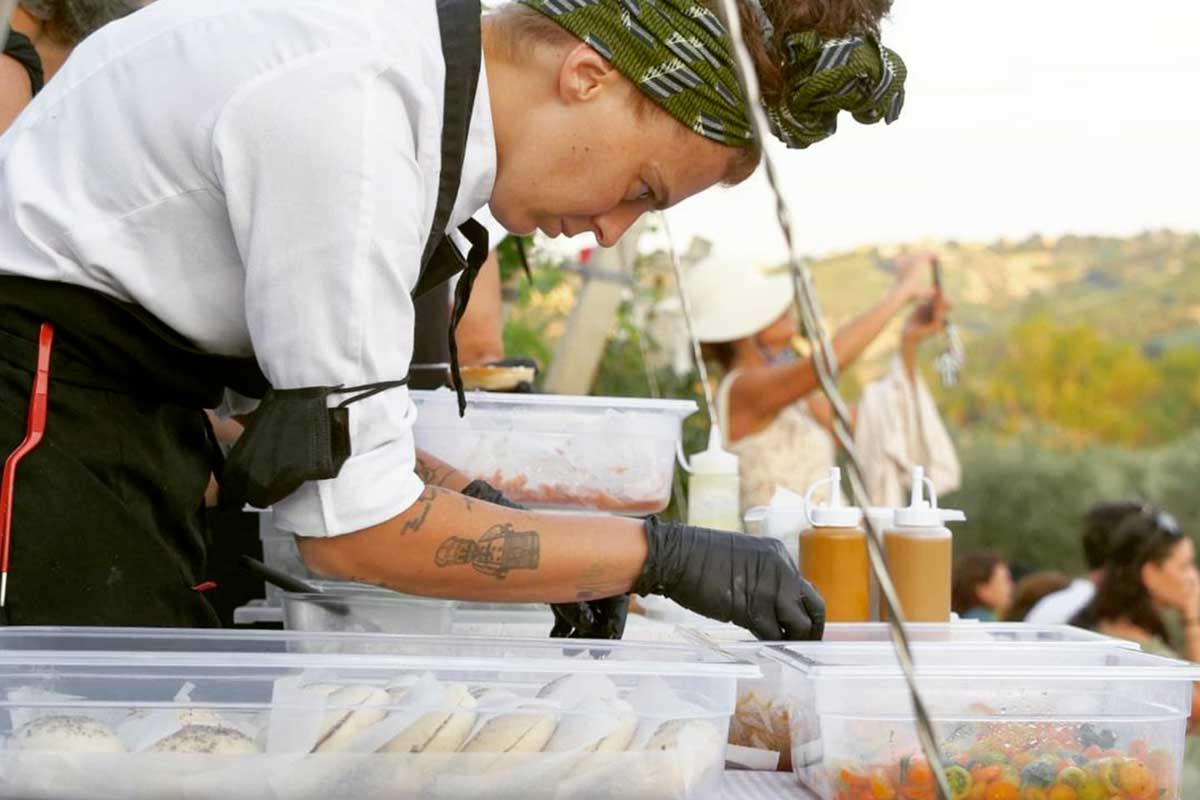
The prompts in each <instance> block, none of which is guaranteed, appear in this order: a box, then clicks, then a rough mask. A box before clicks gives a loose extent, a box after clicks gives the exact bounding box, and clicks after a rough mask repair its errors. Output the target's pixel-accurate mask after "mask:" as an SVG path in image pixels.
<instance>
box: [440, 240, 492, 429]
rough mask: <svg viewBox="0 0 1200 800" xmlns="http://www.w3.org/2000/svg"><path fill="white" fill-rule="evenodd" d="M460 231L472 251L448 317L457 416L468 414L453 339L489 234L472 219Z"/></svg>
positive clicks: (479, 266)
mask: <svg viewBox="0 0 1200 800" xmlns="http://www.w3.org/2000/svg"><path fill="white" fill-rule="evenodd" d="M459 231H461V232H462V235H463V236H465V237H467V241H469V242H470V243H471V252H470V253H468V254H467V268H466V270H465V271H464V272H463V275H462V277H461V278H459V280H458V286H457V287H456V288H455V290H454V310H453V311H452V312H451V314H450V332H449V336H448V339H449V344H450V378H451V380H452V381H453V382H454V391H455V392H456V393H457V394H458V415H459V416H460V417H461V416H463V415H464V414H466V413H467V396H466V394H465V393H464V391H463V381H462V371H461V370H460V369H459V365H458V340H457V339H456V338H455V333H456V332H457V331H458V323H460V322H462V318H463V314H465V313H466V312H467V303H468V302H469V301H470V299H471V289H472V287H473V286H474V285H475V279H476V278H477V277H479V270H480V269H481V268H482V267H483V262H484V261H485V260H486V259H487V253H488V232H487V228H485V227H483V226H482V225H480V224H479V223H478V222H476V221H475V220H473V219H469V220H467V221H466V222H465V223H463V224H462V226H461V227H460V228H459Z"/></svg>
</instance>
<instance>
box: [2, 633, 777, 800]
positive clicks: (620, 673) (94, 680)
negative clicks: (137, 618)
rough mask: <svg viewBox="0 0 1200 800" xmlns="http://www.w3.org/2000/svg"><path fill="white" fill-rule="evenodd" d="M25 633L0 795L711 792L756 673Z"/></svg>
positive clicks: (665, 659) (220, 639) (15, 662)
mask: <svg viewBox="0 0 1200 800" xmlns="http://www.w3.org/2000/svg"><path fill="white" fill-rule="evenodd" d="M32 634H33V637H34V638H38V637H40V639H41V642H40V644H41V645H42V646H43V647H45V648H46V649H28V648H18V649H15V650H14V649H4V650H0V736H3V737H4V739H5V742H4V747H3V748H0V798H21V800H39V799H44V800H75V799H76V798H79V800H83V799H84V798H87V800H97V799H98V798H111V799H112V800H116V798H122V799H124V798H147V800H149V798H153V799H154V800H159V799H160V798H166V797H187V798H190V799H192V800H209V798H211V799H212V800H239V799H240V798H253V799H254V800H270V799H271V798H279V799H280V800H283V799H284V798H287V800H307V798H313V799H314V800H317V799H318V798H320V799H321V800H325V799H326V798H331V797H345V798H356V799H360V800H374V798H380V800H382V799H383V798H388V799H389V800H390V799H391V798H396V797H406V798H407V797H414V798H415V797H421V798H475V797H488V798H493V799H495V798H510V797H511V798H521V800H527V799H528V798H582V797H587V798H594V797H635V798H700V797H710V796H713V795H714V794H715V793H716V792H717V791H718V790H719V785H720V781H721V776H722V771H723V764H724V761H723V750H724V741H725V731H726V728H727V726H728V720H729V715H730V713H731V712H732V710H733V700H734V687H735V683H736V680H737V679H738V678H739V677H742V676H745V675H747V674H752V673H753V672H754V671H755V670H756V668H755V667H753V666H751V665H748V664H741V663H736V662H733V661H730V660H729V659H727V658H722V657H720V656H717V655H715V654H712V653H707V652H705V651H703V650H697V649H695V648H689V647H681V646H668V645H633V644H628V643H610V642H586V643H581V642H578V641H574V642H550V641H546V642H530V641H524V642H518V641H503V640H482V639H474V640H462V639H455V638H452V637H442V638H429V637H399V636H387V637H382V636H364V635H358V636H349V635H343V636H341V637H337V636H329V635H325V636H310V635H306V634H292V633H275V632H265V633H260V632H241V633H240V634H237V635H232V636H231V635H229V634H221V633H218V632H210V631H194V632H193V631H171V632H160V633H153V632H148V631H137V630H134V631H125V632H121V631H115V630H110V631H75V630H59V631H41V632H36V631H34V632H32ZM251 634H253V635H251ZM30 635H31V632H24V633H21V632H18V633H17V634H15V635H14V636H12V637H9V638H10V641H12V642H15V641H18V640H19V637H24V639H23V641H24V642H25V644H30V643H33V641H32V639H31V638H30ZM55 637H58V644H59V645H60V646H58V647H50V646H49V644H50V643H51V642H50V640H52V639H54V638H55ZM338 638H341V639H342V640H343V642H344V644H346V645H347V647H348V648H349V649H350V651H351V652H348V653H328V654H312V653H305V654H297V653H295V652H277V651H272V650H269V649H261V648H260V650H258V651H243V652H236V651H233V652H231V651H230V650H229V649H228V648H229V647H230V646H231V645H232V646H233V647H235V648H236V647H242V646H244V645H246V644H247V642H251V641H257V642H259V643H260V644H261V643H272V646H273V645H277V644H284V643H286V642H288V641H291V642H293V643H294V642H297V641H299V640H301V639H307V640H308V642H309V643H310V644H315V643H317V642H318V641H319V640H323V641H326V642H328V641H332V640H336V639H338ZM371 640H374V644H373V645H370V646H369V647H366V646H365V645H364V643H368V642H370V641H371ZM85 642H90V643H91V645H93V647H92V648H91V649H78V648H79V645H80V643H85ZM360 645H361V646H364V647H366V649H358V647H359V646H360ZM581 645H582V646H581ZM302 649H307V648H302ZM367 650H377V651H380V652H382V651H384V650H386V654H380V655H364V654H363V653H364V652H367Z"/></svg>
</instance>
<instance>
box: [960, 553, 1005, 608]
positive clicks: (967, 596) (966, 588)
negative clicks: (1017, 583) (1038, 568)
mask: <svg viewBox="0 0 1200 800" xmlns="http://www.w3.org/2000/svg"><path fill="white" fill-rule="evenodd" d="M1012 593H1013V582H1012V575H1011V574H1010V573H1009V571H1008V564H1006V563H1005V561H1004V559H1003V558H1002V557H1001V556H1000V554H999V553H991V552H989V553H968V554H966V555H964V556H960V557H959V558H958V560H957V561H955V562H954V582H953V584H952V588H951V595H950V598H951V599H950V607H951V610H952V611H954V613H956V614H958V615H959V616H960V617H962V618H963V619H978V620H982V621H984V622H995V621H996V620H998V619H1000V618H1001V617H1002V616H1003V615H1004V613H1005V612H1006V611H1007V610H1008V605H1009V603H1011V602H1012Z"/></svg>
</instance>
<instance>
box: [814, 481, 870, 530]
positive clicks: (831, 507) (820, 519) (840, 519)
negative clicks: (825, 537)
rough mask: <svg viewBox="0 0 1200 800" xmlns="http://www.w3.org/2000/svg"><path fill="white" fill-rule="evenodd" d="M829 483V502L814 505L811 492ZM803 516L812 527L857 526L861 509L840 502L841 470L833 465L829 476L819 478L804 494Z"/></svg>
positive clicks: (860, 516) (860, 518)
mask: <svg viewBox="0 0 1200 800" xmlns="http://www.w3.org/2000/svg"><path fill="white" fill-rule="evenodd" d="M825 484H829V502H828V503H826V504H823V505H817V506H814V505H813V503H812V494H813V492H814V491H816V489H817V487H819V486H824V485H825ZM804 516H805V517H807V518H808V524H809V525H810V526H812V527H814V528H857V527H858V525H859V523H861V522H862V511H861V510H860V509H858V508H856V507H854V506H847V505H845V504H844V503H843V502H842V471H841V470H840V469H839V468H837V467H833V468H832V469H830V470H829V477H828V478H825V479H823V480H819V481H817V482H816V483H814V484H813V485H812V486H810V487H808V491H807V492H806V493H805V495H804Z"/></svg>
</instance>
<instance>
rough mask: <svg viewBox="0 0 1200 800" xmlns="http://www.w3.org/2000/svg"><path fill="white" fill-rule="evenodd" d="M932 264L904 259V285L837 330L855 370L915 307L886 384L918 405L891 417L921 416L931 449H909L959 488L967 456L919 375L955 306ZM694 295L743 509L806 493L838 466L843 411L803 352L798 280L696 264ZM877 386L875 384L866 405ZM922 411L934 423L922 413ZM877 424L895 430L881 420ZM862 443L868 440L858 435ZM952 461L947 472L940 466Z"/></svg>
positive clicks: (842, 356) (926, 258)
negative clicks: (936, 287)
mask: <svg viewBox="0 0 1200 800" xmlns="http://www.w3.org/2000/svg"><path fill="white" fill-rule="evenodd" d="M932 263H933V256H932V255H931V254H922V255H915V256H903V257H901V258H900V259H897V262H896V265H897V267H898V269H897V271H896V281H895V284H894V285H893V286H892V288H891V289H890V290H889V291H888V292H887V294H885V295H884V296H883V298H881V299H880V300H879V301H878V302H877V303H876V304H875V305H874V306H872V307H871V308H870V309H868V310H867V311H865V312H863V313H862V314H861V315H859V316H858V317H857V318H855V319H854V320H852V321H850V322H848V323H847V324H845V325H843V326H842V327H841V328H840V329H839V330H838V331H837V333H836V335H835V336H834V337H833V348H834V352H835V354H836V356H837V361H838V363H839V365H840V366H841V368H842V369H845V368H847V367H849V366H850V365H851V364H853V363H854V361H855V360H856V359H858V357H859V356H861V355H862V353H863V351H864V350H866V349H867V347H868V346H869V345H870V344H871V343H872V342H873V341H875V339H876V338H878V336H879V335H880V334H881V333H882V332H883V330H884V328H885V327H886V326H887V324H888V323H889V322H890V321H891V320H892V319H893V318H894V317H895V316H896V315H897V314H899V313H901V312H902V311H904V310H905V309H907V308H910V307H912V306H914V305H915V308H913V309H912V311H911V312H910V313H909V316H908V319H907V321H906V322H905V324H904V329H903V332H902V334H901V343H900V357H899V358H898V359H897V363H895V364H893V369H892V371H891V373H890V374H889V375H888V376H887V377H886V378H885V379H884V380H883V381H879V382H876V383H877V384H878V383H884V382H891V383H895V384H899V385H900V386H901V388H902V389H903V391H902V392H900V394H903V395H904V396H906V397H908V398H909V400H910V406H909V409H908V410H907V412H903V413H902V412H901V411H900V410H899V409H896V408H894V407H893V408H890V409H887V410H885V411H884V412H883V413H884V414H885V415H886V414H891V415H894V416H897V417H903V418H904V419H906V420H907V419H912V420H913V421H914V425H912V426H911V427H913V428H923V429H925V430H924V436H923V441H922V442H921V443H920V445H919V446H918V448H917V449H919V450H922V451H924V452H920V453H913V452H910V453H908V454H907V455H908V456H910V458H911V459H912V462H913V463H914V464H917V463H920V464H922V465H923V466H925V467H926V472H927V473H929V474H930V475H931V477H932V478H933V479H934V481H935V483H937V485H938V489H939V491H949V490H950V489H951V488H953V487H954V486H957V484H958V472H959V470H958V461H957V457H956V456H955V454H954V448H953V445H952V444H951V443H950V440H949V437H948V436H946V435H945V429H944V427H943V426H942V425H941V422H940V420H938V419H937V414H936V409H934V407H933V403H932V400H931V399H929V398H928V392H927V391H925V390H924V386H923V384H922V382H921V381H920V379H919V377H918V376H917V349H918V347H919V345H920V344H921V342H923V341H925V340H926V339H928V338H929V337H931V336H933V335H935V334H937V333H938V332H939V331H941V330H942V328H943V326H944V320H945V314H946V311H947V310H948V308H949V306H948V304H947V303H946V301H945V299H944V298H943V297H942V296H941V295H940V294H936V293H935V292H934V291H933V289H932V287H931V286H930V274H931V266H932ZM687 291H688V296H689V298H690V300H691V305H692V310H693V315H694V317H695V320H694V325H695V331H696V336H697V338H698V339H699V340H700V342H701V345H702V348H703V351H704V356H705V359H706V360H707V361H709V362H712V363H714V364H715V365H717V366H718V367H719V368H720V371H721V373H723V377H722V379H721V383H720V385H719V386H718V389H717V397H716V405H717V412H718V415H719V420H720V425H721V434H722V436H723V438H724V443H725V447H726V448H727V449H728V450H729V451H730V452H732V453H734V454H735V455H737V456H738V457H739V461H740V464H739V469H740V476H741V500H742V510H743V512H745V511H746V510H747V509H749V508H752V507H755V506H764V505H767V504H768V503H769V502H770V500H771V497H772V495H773V494H774V492H775V490H776V488H777V487H783V488H785V489H789V490H791V491H793V492H796V493H797V494H804V492H805V491H806V490H807V489H808V487H809V486H810V485H811V484H813V483H815V482H816V481H818V480H821V479H823V478H824V477H826V476H827V475H828V474H829V469H830V467H832V466H833V465H834V452H835V449H834V440H833V437H832V436H831V435H830V431H831V430H832V426H833V414H832V410H831V408H830V406H829V403H828V401H827V400H826V399H825V397H824V395H822V394H821V392H820V391H819V384H818V380H817V372H816V367H815V365H814V363H813V359H811V358H808V357H804V356H801V355H800V354H799V351H798V348H797V344H796V343H797V340H798V339H799V335H798V331H797V326H796V321H795V317H794V314H793V308H792V298H793V294H792V282H791V277H790V276H789V275H788V273H787V272H786V270H779V271H774V272H773V271H769V270H762V269H748V270H742V271H738V272H734V271H732V270H731V269H728V268H727V267H726V265H723V264H721V263H719V262H716V261H713V260H709V261H705V262H702V263H701V264H699V265H697V266H696V267H694V268H692V270H691V272H690V273H689V275H688V280H687ZM875 386H876V384H872V385H871V386H869V387H867V391H865V392H864V401H865V400H866V398H867V396H868V394H871V393H872V389H873V387H875ZM922 395H923V397H922ZM876 407H878V406H877V405H876ZM921 407H923V408H924V409H925V410H927V411H928V413H929V414H931V415H932V419H930V417H929V416H928V415H927V414H922V413H919V408H921ZM863 408H864V407H863V404H861V403H860V405H859V406H858V407H857V408H856V409H852V412H853V414H854V424H855V425H856V427H861V426H862V423H864V422H865V421H866V420H865V418H864V415H863V414H862V413H861V412H862V411H863ZM909 412H911V413H909ZM917 419H920V420H921V422H924V423H926V424H925V425H921V424H919V423H916V420H917ZM869 427H872V428H873V429H878V428H879V427H886V426H881V425H879V424H877V421H876V423H873V424H870V425H869ZM855 444H856V446H858V445H860V444H861V442H860V440H859V437H858V435H857V431H856V435H855ZM902 448H903V446H902ZM934 461H936V462H937V463H936V464H934V463H932V462H934ZM942 464H945V465H947V468H945V469H939V468H938V465H942ZM875 466H878V465H875ZM907 471H908V470H907V469H906V470H905V472H906V474H907ZM874 483H875V481H872V480H871V479H870V478H868V490H869V491H872V501H873V502H874V503H875V504H876V505H898V504H899V500H900V498H899V497H896V498H878V497H875V492H874V491H873V489H872V485H873V484H874ZM951 484H953V486H952V485H951ZM891 500H894V501H895V502H889V501H891Z"/></svg>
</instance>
